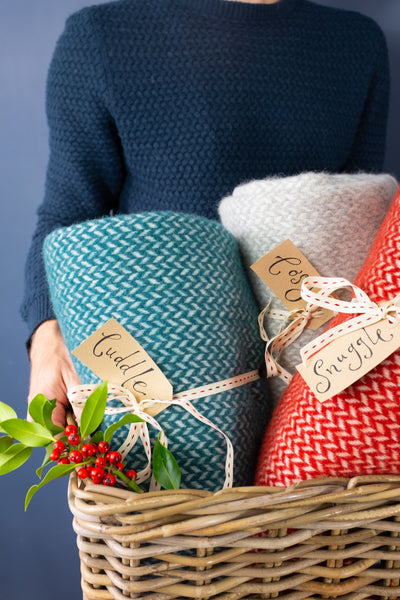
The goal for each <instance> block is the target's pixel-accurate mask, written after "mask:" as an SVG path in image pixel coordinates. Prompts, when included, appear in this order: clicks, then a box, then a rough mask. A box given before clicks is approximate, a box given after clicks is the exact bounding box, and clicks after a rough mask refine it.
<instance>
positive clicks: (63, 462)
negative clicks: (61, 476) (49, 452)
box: [57, 456, 70, 465]
mask: <svg viewBox="0 0 400 600" xmlns="http://www.w3.org/2000/svg"><path fill="white" fill-rule="evenodd" d="M57 464H58V465H69V464H70V460H69V458H67V457H66V456H63V457H62V458H60V460H59V461H57Z"/></svg>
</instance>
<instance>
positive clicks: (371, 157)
mask: <svg viewBox="0 0 400 600" xmlns="http://www.w3.org/2000/svg"><path fill="white" fill-rule="evenodd" d="M373 27H374V31H372V32H371V34H370V40H375V42H374V49H375V61H374V65H373V71H372V77H371V81H370V86H369V89H368V95H367V97H366V100H365V104H364V108H363V112H362V115H361V119H360V123H359V127H358V131H357V135H356V136H355V139H354V142H353V146H352V149H351V153H350V156H349V158H348V160H347V162H346V165H345V168H344V171H347V172H352V171H353V172H354V171H360V170H361V171H366V172H380V171H382V168H383V161H384V157H385V145H386V126H387V117H388V107H389V90H390V74H389V58H388V50H387V45H386V39H385V37H384V34H383V32H382V31H381V29H380V28H379V27H378V26H377V25H376V23H373Z"/></svg>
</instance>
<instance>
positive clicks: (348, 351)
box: [297, 319, 400, 402]
mask: <svg viewBox="0 0 400 600" xmlns="http://www.w3.org/2000/svg"><path fill="white" fill-rule="evenodd" d="M399 347H400V320H399V319H395V321H394V322H393V323H391V322H390V321H389V320H388V319H382V320H381V321H378V322H377V323H373V324H371V325H366V326H365V327H362V328H361V329H357V330H354V331H351V332H350V333H346V334H345V335H342V336H340V337H338V338H336V339H334V340H333V341H331V342H330V343H329V344H328V345H327V346H325V347H323V348H322V349H321V350H319V351H318V352H316V353H315V354H314V355H313V356H311V357H310V358H309V359H308V360H307V363H306V365H304V364H300V365H298V366H297V370H298V371H299V373H300V375H301V376H302V377H303V379H304V380H305V382H306V383H307V384H308V386H309V388H310V389H311V391H312V392H313V394H314V396H315V397H316V398H317V399H318V400H320V401H321V402H325V400H329V399H330V398H332V396H334V395H336V394H339V393H340V392H342V391H343V390H345V389H346V388H347V387H349V385H351V384H352V383H355V382H356V381H357V380H358V379H361V377H363V376H364V375H365V374H366V373H368V371H371V369H373V368H374V367H376V366H377V365H378V364H379V363H381V362H382V361H384V360H385V359H386V358H387V357H388V356H390V355H391V354H392V353H393V352H395V351H396V350H397V349H398V348H399Z"/></svg>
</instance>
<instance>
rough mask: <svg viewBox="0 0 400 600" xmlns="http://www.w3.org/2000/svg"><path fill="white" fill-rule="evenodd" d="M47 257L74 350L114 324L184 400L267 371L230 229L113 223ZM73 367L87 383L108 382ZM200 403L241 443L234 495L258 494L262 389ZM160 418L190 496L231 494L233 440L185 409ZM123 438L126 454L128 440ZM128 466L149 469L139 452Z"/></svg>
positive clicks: (62, 238) (167, 219) (265, 410)
mask: <svg viewBox="0 0 400 600" xmlns="http://www.w3.org/2000/svg"><path fill="white" fill-rule="evenodd" d="M43 251H44V259H45V264H46V271H47V276H48V282H49V286H50V293H51V298H52V302H53V306H54V311H55V314H56V316H57V319H58V321H59V324H60V327H61V330H62V333H63V335H64V339H65V341H66V344H67V347H68V349H69V350H70V351H71V350H73V349H74V348H75V347H76V346H78V345H79V344H80V343H81V342H82V341H84V340H85V339H86V338H87V337H88V336H89V335H91V334H92V333H93V332H94V331H96V330H97V329H98V328H99V327H100V326H101V325H102V324H103V323H105V322H106V321H107V320H108V319H110V318H111V317H114V318H115V319H116V320H117V321H119V323H120V324H121V325H123V326H124V327H125V328H126V329H127V330H128V331H129V333H130V334H131V335H133V337H135V339H136V340H137V341H138V342H139V343H140V344H141V345H142V346H143V347H144V349H145V350H146V351H147V352H148V354H150V356H151V357H152V358H153V360H154V361H155V362H156V363H157V365H158V366H159V367H160V368H161V369H162V371H163V372H164V374H165V375H166V377H167V378H168V379H169V380H170V382H171V383H172V385H173V389H174V393H178V392H182V391H184V390H187V389H190V388H193V387H197V386H201V385H204V384H206V383H213V382H216V381H219V380H222V379H226V378H228V377H233V376H236V375H239V374H241V373H246V372H248V371H251V370H253V369H256V368H258V367H259V366H260V364H261V362H262V358H263V343H262V342H261V340H260V338H259V333H258V324H257V314H258V308H257V305H256V302H255V299H254V298H253V295H252V292H251V289H250V287H249V284H248V281H247V278H246V275H245V272H244V270H243V268H242V265H241V259H240V254H239V251H238V247H237V243H236V241H235V239H234V237H233V236H232V235H231V234H230V233H229V232H227V231H226V230H225V229H224V228H223V227H222V226H221V225H220V224H219V223H217V222H214V221H209V220H207V219H204V218H201V217H197V216H194V215H184V214H176V213H172V212H158V213H142V214H137V215H123V216H118V217H108V218H104V219H99V220H94V221H87V222H84V223H81V224H77V225H73V226H70V227H67V228H63V229H59V230H57V231H54V232H53V233H51V234H50V235H49V236H48V237H47V238H46V240H45V244H44V250H43ZM74 361H75V366H76V369H77V372H78V375H79V376H80V378H81V381H82V383H95V382H97V381H98V378H97V377H96V376H94V375H93V373H92V372H91V371H89V369H87V368H86V367H85V366H84V365H83V364H82V363H81V362H80V361H78V360H77V359H74ZM194 404H195V406H196V408H197V409H198V410H199V411H200V412H201V413H202V414H204V415H205V416H207V417H208V418H209V419H210V420H211V421H212V422H213V423H214V424H215V425H217V426H218V427H219V428H220V429H221V430H223V431H224V432H225V433H226V434H227V435H228V436H229V437H230V439H231V441H232V443H233V446H234V450H235V463H234V464H235V467H234V485H251V484H252V481H253V475H254V469H255V460H256V453H257V450H258V447H259V443H260V440H261V437H262V434H263V431H264V429H265V425H266V421H267V418H268V416H269V401H268V397H267V396H266V391H265V388H264V384H263V382H262V381H261V380H258V381H255V382H253V383H250V384H246V385H244V386H242V387H238V388H235V389H232V390H228V391H224V392H222V393H220V394H217V395H214V396H212V397H206V398H202V399H199V400H197V401H195V402H194ZM113 418H114V417H111V416H108V417H106V419H107V423H106V424H107V425H108V424H110V421H111V420H112V419H113ZM157 420H158V421H159V423H160V425H161V426H162V427H163V428H164V430H165V432H166V434H167V437H168V440H169V448H170V449H171V451H172V452H173V453H174V455H175V457H176V459H177V461H178V463H179V465H180V467H181V470H182V486H183V487H195V488H206V489H210V490H214V489H218V488H220V487H222V484H223V481H224V462H225V453H226V446H225V441H224V438H223V437H222V436H221V435H220V434H218V433H217V432H215V431H214V430H212V429H211V428H208V427H207V426H205V425H204V424H202V423H200V422H199V421H197V420H195V419H194V418H193V417H192V416H191V415H190V414H188V413H186V412H185V411H184V410H183V409H182V408H180V407H175V406H171V407H169V408H167V409H166V410H164V411H163V412H162V413H160V414H159V415H157ZM120 432H121V433H120V436H119V438H117V440H116V442H117V445H120V444H121V443H122V442H123V440H124V439H125V436H126V435H127V430H126V429H125V430H123V429H121V430H120ZM156 433H157V432H154V437H155V435H156ZM154 437H153V439H154ZM131 454H133V453H131ZM129 460H130V463H131V466H132V468H134V469H136V470H138V469H139V468H141V466H143V465H144V453H143V456H142V455H141V454H140V450H139V447H138V446H137V447H135V450H134V455H133V456H131V457H130V459H129ZM142 460H143V463H141V461H142Z"/></svg>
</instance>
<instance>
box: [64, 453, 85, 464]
mask: <svg viewBox="0 0 400 600" xmlns="http://www.w3.org/2000/svg"><path fill="white" fill-rule="evenodd" d="M68 458H69V460H70V461H71V462H73V463H76V464H77V463H80V462H82V460H83V457H82V454H81V453H80V452H79V450H71V452H70V453H69V455H68Z"/></svg>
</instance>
